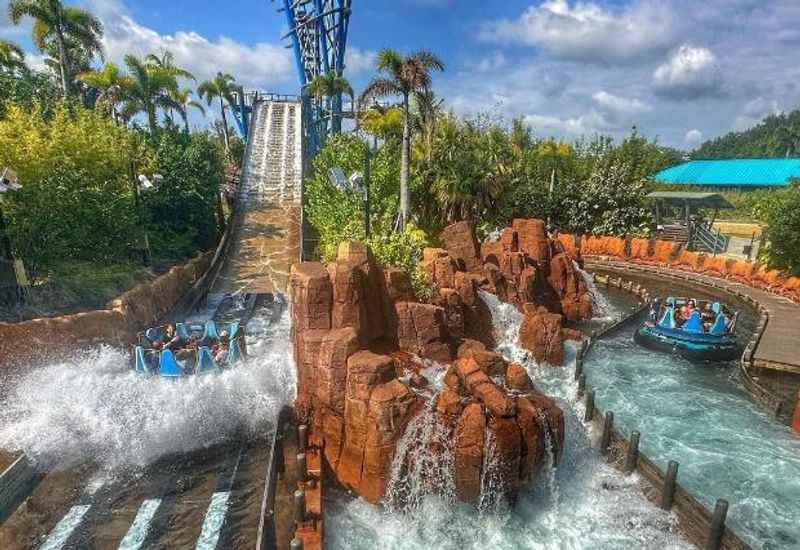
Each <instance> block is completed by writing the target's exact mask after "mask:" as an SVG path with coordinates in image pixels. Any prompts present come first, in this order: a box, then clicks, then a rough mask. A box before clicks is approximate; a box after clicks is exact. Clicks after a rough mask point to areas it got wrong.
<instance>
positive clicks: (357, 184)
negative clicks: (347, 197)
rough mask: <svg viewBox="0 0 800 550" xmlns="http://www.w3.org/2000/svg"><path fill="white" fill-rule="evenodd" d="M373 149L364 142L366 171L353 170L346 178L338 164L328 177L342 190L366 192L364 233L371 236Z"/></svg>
mask: <svg viewBox="0 0 800 550" xmlns="http://www.w3.org/2000/svg"><path fill="white" fill-rule="evenodd" d="M371 154H372V153H371V151H370V148H369V145H368V144H366V143H365V144H364V171H363V172H353V173H352V174H351V175H350V177H349V178H346V177H345V175H344V172H343V171H342V169H341V168H339V167H338V166H336V167H334V168H331V169H330V170H329V171H328V179H329V180H330V182H331V184H332V185H333V186H334V187H336V188H337V189H339V190H342V191H351V192H355V191H362V192H363V193H364V235H365V236H366V238H369V237H370V211H369V181H370V156H371Z"/></svg>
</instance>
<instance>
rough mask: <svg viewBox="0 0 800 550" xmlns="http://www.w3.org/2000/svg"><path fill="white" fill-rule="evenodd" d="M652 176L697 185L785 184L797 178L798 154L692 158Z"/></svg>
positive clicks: (798, 177)
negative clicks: (788, 156)
mask: <svg viewBox="0 0 800 550" xmlns="http://www.w3.org/2000/svg"><path fill="white" fill-rule="evenodd" d="M654 179H655V181H657V182H659V183H668V184H673V185H675V184H677V185H697V186H700V187H739V188H744V189H747V188H754V189H756V188H760V187H786V186H788V185H789V183H790V182H791V181H792V180H793V179H800V158H786V159H726V160H692V161H689V162H684V163H682V164H678V165H677V166H672V167H671V168H667V169H665V170H661V171H660V172H658V173H657V174H655V176H654Z"/></svg>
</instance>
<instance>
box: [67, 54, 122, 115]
mask: <svg viewBox="0 0 800 550" xmlns="http://www.w3.org/2000/svg"><path fill="white" fill-rule="evenodd" d="M126 78H127V77H125V75H124V74H123V73H122V71H121V70H120V68H119V67H118V66H117V65H116V64H114V63H106V64H105V65H104V66H103V68H102V70H99V71H86V72H83V73H80V74H79V75H78V76H77V80H79V81H81V82H83V83H84V84H86V85H88V86H90V87H92V88H94V89H96V90H97V91H98V92H99V95H98V96H97V103H98V104H100V103H104V104H106V106H107V108H108V113H109V115H111V118H112V119H113V120H114V121H115V122H116V121H117V120H118V117H117V106H118V105H119V104H120V103H121V102H122V101H123V99H124V98H125V89H124V88H125V85H126Z"/></svg>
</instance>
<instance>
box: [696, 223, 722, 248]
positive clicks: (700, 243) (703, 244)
mask: <svg viewBox="0 0 800 550" xmlns="http://www.w3.org/2000/svg"><path fill="white" fill-rule="evenodd" d="M729 241H730V237H728V236H727V235H722V234H721V233H719V231H718V232H716V233H714V232H713V231H711V230H710V229H707V228H706V227H705V226H704V225H699V224H695V225H693V226H692V239H691V243H690V244H691V246H692V249H693V250H699V251H702V252H709V253H711V254H720V253H722V252H726V251H727V250H728V242H729Z"/></svg>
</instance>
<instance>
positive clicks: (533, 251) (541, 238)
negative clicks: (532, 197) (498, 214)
mask: <svg viewBox="0 0 800 550" xmlns="http://www.w3.org/2000/svg"><path fill="white" fill-rule="evenodd" d="M511 227H512V228H513V229H514V231H516V232H517V239H518V242H519V251H520V252H522V253H524V254H527V255H528V256H530V257H531V258H532V259H533V260H535V261H536V263H537V264H540V265H545V266H546V265H548V264H549V262H550V241H549V239H548V237H547V229H546V227H545V224H544V220H535V219H516V220H514V221H513V222H512V224H511Z"/></svg>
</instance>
